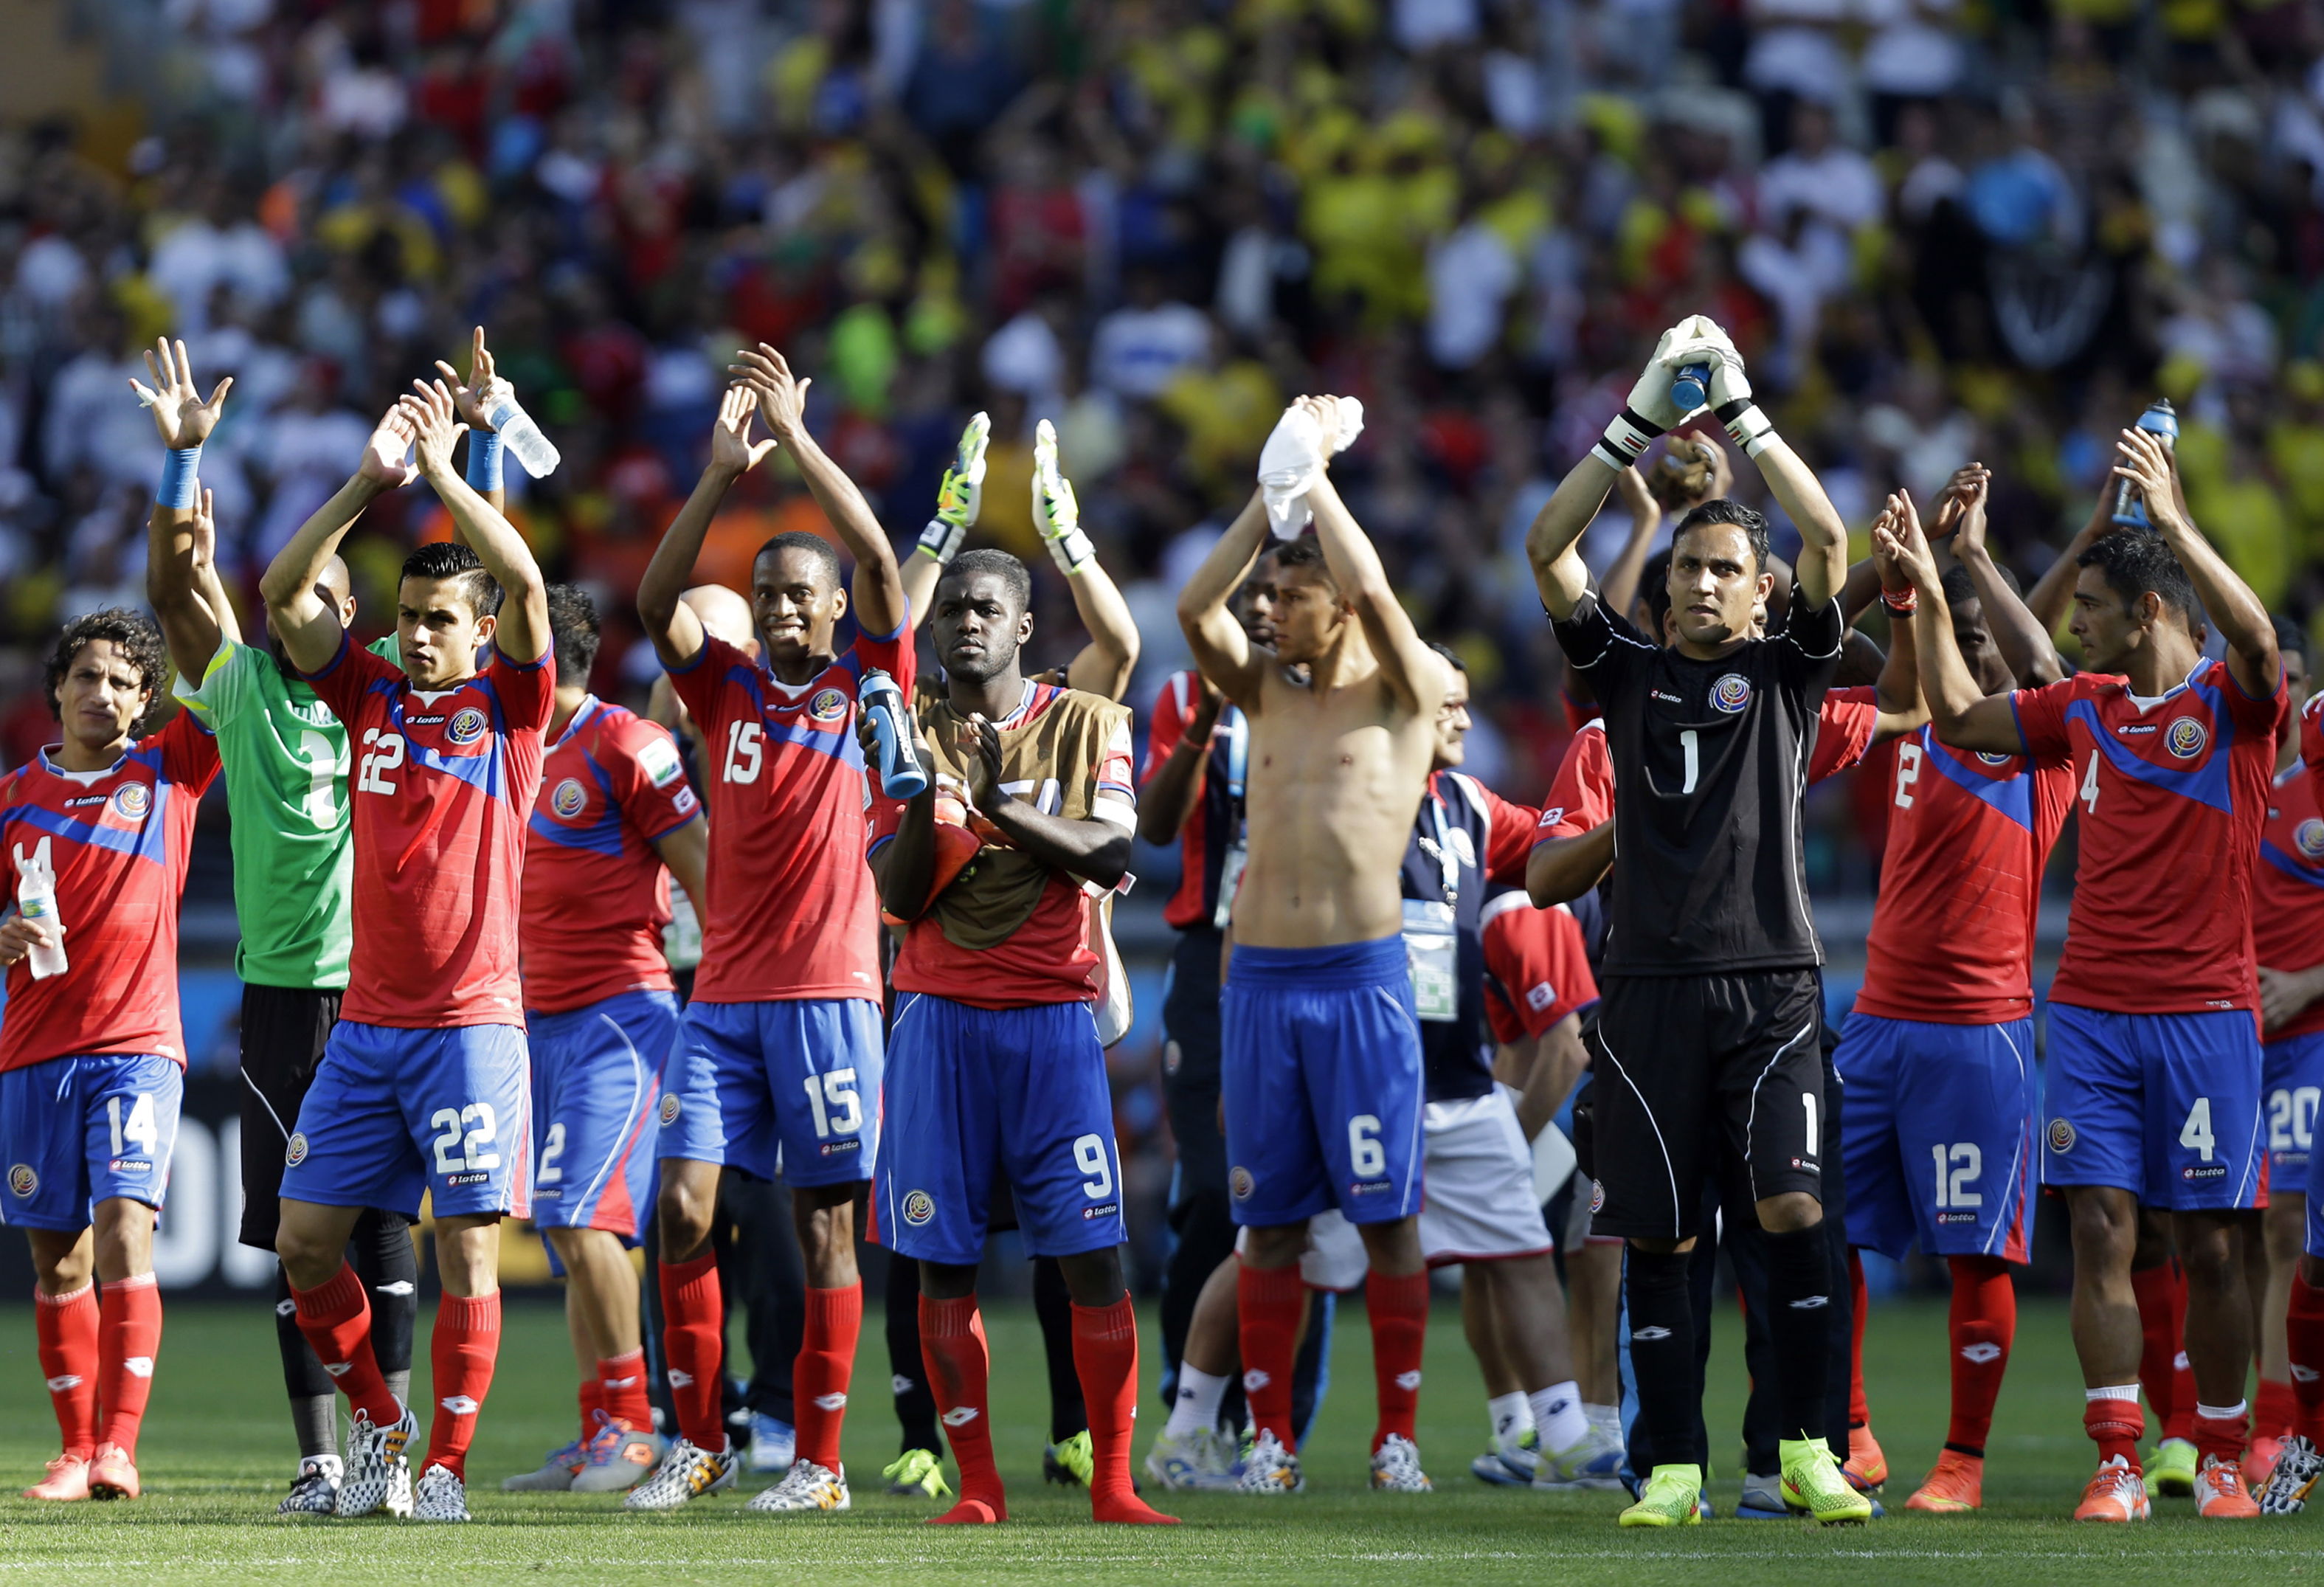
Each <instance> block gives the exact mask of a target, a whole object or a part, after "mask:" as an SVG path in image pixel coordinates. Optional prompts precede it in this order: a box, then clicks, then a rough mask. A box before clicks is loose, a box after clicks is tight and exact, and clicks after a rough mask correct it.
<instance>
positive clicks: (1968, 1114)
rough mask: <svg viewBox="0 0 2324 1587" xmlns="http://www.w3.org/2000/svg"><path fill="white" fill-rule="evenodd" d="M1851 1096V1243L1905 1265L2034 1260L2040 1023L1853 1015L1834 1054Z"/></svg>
mask: <svg viewBox="0 0 2324 1587" xmlns="http://www.w3.org/2000/svg"><path fill="white" fill-rule="evenodd" d="M1831 1062H1832V1067H1833V1068H1835V1069H1837V1070H1838V1071H1839V1072H1840V1083H1841V1084H1843V1085H1845V1086H1846V1087H1847V1088H1848V1105H1847V1106H1846V1107H1845V1108H1844V1109H1842V1110H1841V1112H1840V1134H1841V1141H1840V1151H1841V1155H1842V1158H1843V1161H1844V1164H1845V1167H1846V1180H1847V1184H1848V1238H1849V1243H1850V1244H1852V1245H1862V1246H1868V1247H1870V1248H1871V1249H1872V1250H1877V1251H1878V1252H1880V1254H1881V1255H1883V1256H1885V1257H1888V1258H1890V1259H1894V1260H1902V1259H1904V1255H1905V1253H1906V1252H1907V1251H1909V1250H1912V1248H1913V1246H1914V1244H1915V1243H1916V1242H1917V1243H1918V1244H1919V1246H1920V1248H1921V1250H1923V1251H1925V1252H1927V1253H1928V1254H1929V1255H1931V1256H1948V1257H1952V1256H1986V1257H2001V1258H2003V1259H2006V1260H2008V1261H2013V1262H2022V1261H2024V1260H2025V1259H2026V1235H2027V1228H2026V1225H2027V1223H2028V1221H2029V1220H2028V1218H2027V1216H2026V1213H2027V1207H2028V1204H2029V1198H2030V1197H2031V1195H2032V1193H2033V1156H2034V1147H2033V1141H2034V1135H2033V1127H2034V1121H2035V1120H2036V1119H2037V1118H2039V1117H2040V1114H2041V1105H2042V1098H2041V1091H2040V1086H2039V1084H2038V1083H2037V1082H2036V1079H2035V1076H2034V1073H2033V1020H2031V1019H2025V1020H2015V1021H2013V1022H2011V1023H2010V1024H2007V1025H1938V1024H1933V1023H1929V1022H1925V1021H1923V1020H1886V1019H1882V1018H1881V1017H1879V1016H1878V1015H1877V1014H1865V1013H1852V1014H1850V1015H1849V1017H1848V1023H1847V1025H1846V1026H1845V1027H1844V1028H1843V1029H1842V1030H1841V1033H1840V1050H1839V1051H1837V1052H1835V1053H1833V1054H1832V1056H1831Z"/></svg>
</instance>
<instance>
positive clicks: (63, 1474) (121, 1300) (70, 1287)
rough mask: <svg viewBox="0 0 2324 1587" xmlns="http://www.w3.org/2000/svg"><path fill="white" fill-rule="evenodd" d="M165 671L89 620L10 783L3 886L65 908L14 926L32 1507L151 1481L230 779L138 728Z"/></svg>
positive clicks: (2, 1076)
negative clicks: (38, 1421)
mask: <svg viewBox="0 0 2324 1587" xmlns="http://www.w3.org/2000/svg"><path fill="white" fill-rule="evenodd" d="M194 489H195V484H194V479H193V475H192V473H191V472H190V470H189V468H188V467H187V466H186V463H185V461H184V460H183V459H181V458H180V457H178V456H176V455H174V454H173V455H172V456H171V459H170V462H169V464H168V465H167V466H165V468H164V469H163V472H162V475H161V499H162V500H163V501H164V502H166V503H169V504H170V505H171V506H172V507H173V508H180V509H183V508H184V507H185V506H186V505H187V503H188V502H189V498H190V496H191V494H192V493H193V491H194ZM168 677H169V661H168V658H167V657H166V656H165V655H164V653H163V650H162V643H161V635H160V634H159V633H157V632H154V629H153V625H152V623H151V622H149V621H148V620H147V619H146V618H145V617H143V615H142V614H137V613H134V612H126V611H123V610H120V609H119V608H109V609H107V610H106V611H102V612H96V613H92V614H89V615H88V616H86V617H78V618H75V619H74V620H73V621H72V622H71V623H67V624H66V625H65V629H64V632H62V633H61V634H60V635H59V636H58V639H57V643H56V647H55V648H54V649H53V650H51V652H50V654H49V659H48V668H47V673H46V679H45V683H46V689H47V693H48V697H49V705H50V708H51V710H53V711H54V712H55V713H56V714H57V718H58V721H59V722H60V724H61V734H60V742H59V743H55V744H51V745H50V746H49V747H48V748H46V749H44V750H42V752H40V753H39V754H38V755H36V756H34V757H33V758H32V761H29V762H27V763H26V764H24V765H23V766H20V767H18V768H17V769H16V770H14V771H12V772H9V773H8V774H7V775H6V776H5V777H0V844H5V845H6V853H7V862H8V865H7V872H6V874H7V881H8V888H9V894H10V896H11V897H12V898H14V899H16V900H20V901H21V900H24V899H25V898H27V897H31V896H36V895H38V894H40V893H42V892H46V893H48V894H50V895H51V898H52V899H53V903H52V904H51V906H50V907H49V909H47V910H46V911H45V913H44V914H43V915H42V916H41V917H40V918H35V917H34V916H33V915H32V914H30V913H27V912H23V911H20V912H18V913H15V914H12V915H10V916H9V917H8V918H7V919H6V921H5V922H0V964H5V966H6V967H7V972H8V1005H7V1012H6V1016H5V1019H0V1164H5V1167H6V1172H7V1186H6V1189H5V1192H4V1193H0V1223H8V1224H13V1225H14V1226H15V1227H17V1228H20V1229H22V1230H23V1231H24V1233H25V1237H26V1239H27V1240H28V1241H30V1242H31V1245H32V1269H33V1277H34V1289H33V1295H32V1303H33V1322H34V1325H35V1328H36V1330H37V1333H38V1335H39V1339H40V1357H41V1371H42V1376H43V1377H45V1378H46V1379H48V1384H49V1398H50V1401H51V1404H52V1405H53V1406H54V1407H55V1409H56V1415H57V1426H58V1429H59V1431H60V1433H61V1434H62V1436H63V1449H62V1451H61V1453H59V1454H58V1456H57V1458H56V1459H54V1460H52V1461H51V1462H49V1474H48V1475H47V1477H45V1478H44V1479H42V1481H40V1482H38V1483H36V1484H34V1485H33V1486H32V1487H31V1488H28V1489H26V1490H24V1497H25V1498H27V1499H134V1498H136V1497H137V1495H138V1492H139V1483H138V1479H137V1433H138V1429H139V1427H140V1426H142V1425H143V1421H144V1418H145V1401H146V1397H147V1396H148V1395H149V1394H150V1393H151V1392H152V1387H153V1358H154V1356H155V1354H156V1353H157V1352H159V1350H160V1348H161V1291H160V1290H159V1289H157V1288H155V1287H154V1279H153V1220H154V1215H155V1214H156V1213H158V1212H160V1210H161V1195H162V1192H163V1190H164V1189H165V1188H166V1186H168V1184H169V1178H170V1154H171V1149H173V1148H174V1147H175V1145H176V1143H177V1138H178V1104H179V1101H180V1097H181V1096H182V1095H183V1094H184V1091H185V1065H186V1050H185V1038H184V1037H183V1036H182V1035H181V1034H180V1031H179V1028H178V899H179V895H180V893H181V892H183V891H184V890H185V884H186V862H187V858H188V854H189V847H190V844H191V843H192V840H193V834H194V814H195V809H196V807H197V806H198V803H199V802H200V799H201V797H202V791H203V790H204V789H207V788H208V787H209V784H210V780H211V779H212V778H214V777H216V776H217V770H218V756H217V744H216V743H213V742H212V740H211V738H210V735H209V732H208V729H207V728H205V727H203V726H202V724H201V723H200V721H199V720H198V718H196V717H194V716H191V715H185V714H182V713H181V714H180V715H177V716H175V717H173V718H171V721H170V723H169V724H167V725H166V726H164V727H162V728H161V730H160V731H159V732H157V733H153V734H147V735H145V736H143V737H140V736H138V729H139V728H140V727H141V726H143V724H144V722H145V719H146V717H147V715H149V714H150V713H151V711H152V706H153V701H154V697H155V696H156V695H157V694H159V693H160V692H161V687H162V685H163V683H164V682H165V681H166V680H167V679H168ZM57 953H61V955H62V956H63V959H64V961H65V962H64V963H63V964H61V965H57V964H54V963H53V962H52V960H51V955H53V954H57ZM96 1281H101V1282H102V1283H103V1285H104V1287H105V1294H104V1296H103V1299H102V1301H100V1300H99V1297H98V1295H97V1282H96ZM100 1415H102V1417H103V1420H102V1422H100V1421H99V1416H100Z"/></svg>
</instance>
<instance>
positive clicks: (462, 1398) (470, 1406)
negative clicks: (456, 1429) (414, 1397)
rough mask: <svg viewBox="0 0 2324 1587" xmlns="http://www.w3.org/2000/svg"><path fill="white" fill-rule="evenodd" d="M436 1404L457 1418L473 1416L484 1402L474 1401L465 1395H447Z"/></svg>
mask: <svg viewBox="0 0 2324 1587" xmlns="http://www.w3.org/2000/svg"><path fill="white" fill-rule="evenodd" d="M436 1403H437V1404H438V1405H440V1406H442V1407H444V1408H445V1409H446V1410H447V1411H450V1412H451V1413H452V1414H453V1415H454V1416H475V1414H476V1411H477V1409H478V1407H480V1406H482V1404H483V1403H484V1402H483V1401H481V1400H477V1399H472V1398H469V1397H468V1396H467V1395H465V1394H447V1395H446V1396H445V1397H444V1398H441V1399H439V1400H438V1401H437V1402H436Z"/></svg>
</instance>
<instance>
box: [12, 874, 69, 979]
mask: <svg viewBox="0 0 2324 1587" xmlns="http://www.w3.org/2000/svg"><path fill="white" fill-rule="evenodd" d="M16 911H17V913H19V914H21V915H23V917H24V918H25V919H27V920H29V921H31V922H32V923H33V924H34V925H36V926H40V927H44V928H45V929H46V930H47V931H48V934H49V937H50V938H51V941H50V943H49V946H47V947H36V948H34V949H33V950H32V952H31V953H30V954H28V955H25V958H24V967H25V968H26V969H28V970H30V971H31V972H32V979H33V980H35V981H46V980H47V979H48V978H49V977H50V976H51V975H61V974H63V973H65V944H64V922H63V921H62V920H60V919H59V918H57V886H56V881H55V879H54V878H53V877H51V875H50V874H49V873H48V872H45V871H25V872H21V873H19V875H18V876H17V879H16Z"/></svg>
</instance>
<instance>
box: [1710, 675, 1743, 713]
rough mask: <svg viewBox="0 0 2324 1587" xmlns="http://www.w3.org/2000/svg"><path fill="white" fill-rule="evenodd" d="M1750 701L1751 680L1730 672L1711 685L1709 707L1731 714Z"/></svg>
mask: <svg viewBox="0 0 2324 1587" xmlns="http://www.w3.org/2000/svg"><path fill="white" fill-rule="evenodd" d="M1750 703H1751V680H1750V679H1749V678H1746V677H1744V676H1743V675H1742V674H1741V673H1739V672H1730V673H1729V674H1727V676H1726V677H1724V678H1720V680H1719V681H1718V682H1717V683H1714V684H1712V685H1711V709H1712V710H1714V711H1724V712H1726V713H1727V714H1728V715H1729V716H1732V715H1735V713H1737V712H1738V711H1740V710H1741V709H1742V708H1743V707H1744V706H1748V705H1749V704H1750Z"/></svg>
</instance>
